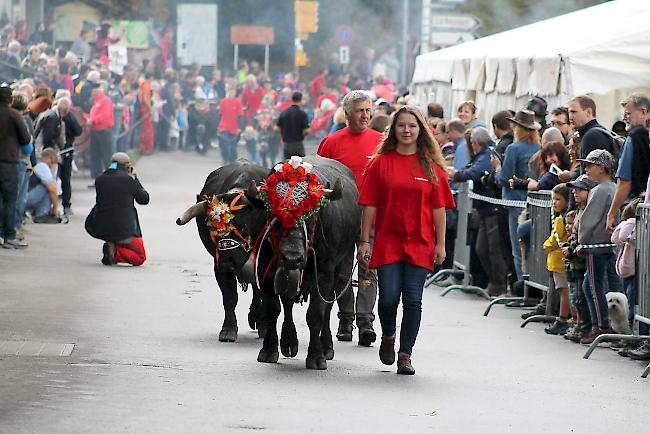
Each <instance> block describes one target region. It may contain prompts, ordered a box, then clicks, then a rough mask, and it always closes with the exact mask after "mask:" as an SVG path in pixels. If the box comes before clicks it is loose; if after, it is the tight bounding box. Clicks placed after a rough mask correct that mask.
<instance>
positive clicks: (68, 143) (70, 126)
mask: <svg viewBox="0 0 650 434" xmlns="http://www.w3.org/2000/svg"><path fill="white" fill-rule="evenodd" d="M63 122H65V147H66V149H67V148H72V147H73V146H74V139H76V138H77V137H79V136H80V135H81V133H83V129H82V127H81V125H80V124H79V121H78V120H77V117H76V116H75V115H74V113H72V111H69V112H68V114H67V115H65V116H64V117H63Z"/></svg>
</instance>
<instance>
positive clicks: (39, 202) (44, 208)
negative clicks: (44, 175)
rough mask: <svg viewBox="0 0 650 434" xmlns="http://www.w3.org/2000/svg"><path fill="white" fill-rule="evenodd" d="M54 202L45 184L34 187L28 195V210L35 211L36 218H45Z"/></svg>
mask: <svg viewBox="0 0 650 434" xmlns="http://www.w3.org/2000/svg"><path fill="white" fill-rule="evenodd" d="M51 209H52V200H51V199H50V192H49V191H47V188H46V187H45V186H44V185H43V184H39V185H37V186H36V187H34V188H33V189H32V190H31V191H30V192H29V193H27V210H29V211H32V210H34V217H43V216H46V215H48V214H49V213H50V210H51Z"/></svg>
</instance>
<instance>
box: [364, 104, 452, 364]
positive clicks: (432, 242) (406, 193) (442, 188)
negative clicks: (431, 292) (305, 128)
mask: <svg viewBox="0 0 650 434" xmlns="http://www.w3.org/2000/svg"><path fill="white" fill-rule="evenodd" d="M359 204H361V205H363V206H364V208H363V217H362V223H361V239H360V240H359V246H358V250H357V258H358V259H359V261H363V262H368V260H370V263H369V267H370V268H376V269H377V274H378V277H379V304H378V310H379V320H380V322H381V328H382V339H381V346H380V348H379V358H380V360H381V361H382V362H383V363H384V364H386V365H392V364H393V363H394V362H395V329H396V318H397V307H398V305H399V300H400V296H401V298H402V308H403V316H402V326H401V330H400V347H399V355H398V361H397V373H398V374H406V375H413V374H415V369H413V366H412V365H411V351H412V349H413V345H414V344H415V338H416V337H417V334H418V330H419V328H420V318H421V316H422V292H423V289H424V281H425V279H426V276H427V274H428V273H429V271H431V270H433V266H434V262H435V263H436V264H441V263H442V261H443V260H444V259H445V210H446V209H450V208H453V207H454V206H455V205H454V200H453V197H452V194H451V190H450V189H449V184H448V183H447V176H446V172H445V161H444V159H443V157H442V153H441V152H440V147H439V146H438V144H437V143H436V141H435V140H434V138H433V136H432V135H431V132H430V131H429V129H428V128H427V124H426V121H425V120H424V117H423V116H422V114H421V113H420V112H419V111H418V109H416V108H413V107H408V106H407V107H402V108H401V109H400V110H398V111H397V113H395V115H394V117H393V121H392V123H391V126H390V130H389V132H388V136H387V137H386V139H385V140H384V141H383V142H382V143H381V145H380V147H379V150H378V151H377V155H376V156H375V158H374V159H373V160H372V161H371V162H370V164H369V165H368V167H367V168H366V174H365V176H364V181H363V185H362V187H361V196H360V197H359ZM373 222H374V226H375V240H374V246H373V248H372V256H371V255H370V254H371V247H370V244H369V237H370V229H371V227H372V225H373Z"/></svg>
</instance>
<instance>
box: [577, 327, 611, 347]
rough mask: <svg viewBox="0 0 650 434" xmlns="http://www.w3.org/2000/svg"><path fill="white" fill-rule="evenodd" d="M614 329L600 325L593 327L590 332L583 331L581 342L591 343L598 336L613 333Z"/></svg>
mask: <svg viewBox="0 0 650 434" xmlns="http://www.w3.org/2000/svg"><path fill="white" fill-rule="evenodd" d="M611 332H612V329H610V328H606V329H605V328H600V327H592V328H591V331H590V332H589V333H583V334H582V337H581V338H580V343H581V344H583V345H591V344H592V343H593V342H594V341H595V340H596V338H597V337H598V336H600V335H606V334H608V333H611Z"/></svg>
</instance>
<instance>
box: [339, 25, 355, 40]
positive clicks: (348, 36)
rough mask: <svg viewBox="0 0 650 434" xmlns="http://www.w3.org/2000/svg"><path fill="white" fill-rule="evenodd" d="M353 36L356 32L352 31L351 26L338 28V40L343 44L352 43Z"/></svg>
mask: <svg viewBox="0 0 650 434" xmlns="http://www.w3.org/2000/svg"><path fill="white" fill-rule="evenodd" d="M353 36H354V33H353V32H352V28H351V27H350V26H338V27H337V28H336V40H337V41H338V42H339V44H341V45H350V42H352V37H353Z"/></svg>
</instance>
